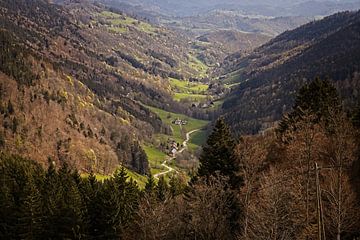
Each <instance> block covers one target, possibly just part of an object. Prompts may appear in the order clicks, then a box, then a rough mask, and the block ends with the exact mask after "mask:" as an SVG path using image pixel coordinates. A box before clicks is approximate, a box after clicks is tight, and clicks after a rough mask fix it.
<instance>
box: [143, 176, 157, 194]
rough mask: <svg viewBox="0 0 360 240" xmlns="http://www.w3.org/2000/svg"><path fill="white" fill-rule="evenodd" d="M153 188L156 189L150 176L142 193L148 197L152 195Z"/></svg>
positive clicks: (153, 179)
mask: <svg viewBox="0 0 360 240" xmlns="http://www.w3.org/2000/svg"><path fill="white" fill-rule="evenodd" d="M155 188H156V182H155V178H154V177H153V175H151V174H150V175H149V176H148V178H147V182H146V184H145V189H144V192H145V193H146V194H148V195H152V194H153V193H154V190H155Z"/></svg>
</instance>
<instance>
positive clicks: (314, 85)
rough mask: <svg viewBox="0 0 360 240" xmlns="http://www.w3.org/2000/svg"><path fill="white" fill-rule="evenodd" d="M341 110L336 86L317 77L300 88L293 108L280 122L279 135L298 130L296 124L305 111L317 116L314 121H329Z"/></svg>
mask: <svg viewBox="0 0 360 240" xmlns="http://www.w3.org/2000/svg"><path fill="white" fill-rule="evenodd" d="M340 111H341V104H340V100H339V96H338V93H337V91H336V88H335V87H334V86H333V85H332V84H331V83H330V82H329V81H328V80H321V79H320V78H316V79H315V80H314V81H312V82H311V83H310V84H307V85H305V86H303V87H302V88H301V89H300V90H299V93H298V95H297V97H296V99H295V104H294V106H293V110H292V111H291V112H290V113H289V114H288V115H285V116H284V117H283V119H282V120H281V122H280V124H279V127H278V129H277V133H278V137H282V136H283V134H284V133H285V132H286V131H288V130H296V129H294V128H296V127H295V126H294V125H296V123H298V122H299V121H302V117H303V116H304V112H306V113H308V114H310V115H311V114H312V115H314V116H316V118H314V123H319V122H320V121H323V122H325V123H327V122H328V121H329V117H330V115H331V114H334V113H339V112H340Z"/></svg>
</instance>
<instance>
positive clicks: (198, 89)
mask: <svg viewBox="0 0 360 240" xmlns="http://www.w3.org/2000/svg"><path fill="white" fill-rule="evenodd" d="M169 81H170V86H171V88H172V89H173V90H175V91H177V92H182V93H194V94H199V93H203V92H205V91H206V90H207V89H208V88H209V86H208V85H206V84H203V83H198V82H189V81H185V80H179V79H175V78H169Z"/></svg>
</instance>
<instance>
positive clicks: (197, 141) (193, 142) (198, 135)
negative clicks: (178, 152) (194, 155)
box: [188, 130, 207, 151]
mask: <svg viewBox="0 0 360 240" xmlns="http://www.w3.org/2000/svg"><path fill="white" fill-rule="evenodd" d="M206 138H207V132H206V131H204V130H203V131H198V132H195V133H193V134H191V136H190V141H189V143H188V146H189V148H190V150H193V151H194V150H196V149H197V148H198V147H199V146H202V145H204V144H205V142H206Z"/></svg>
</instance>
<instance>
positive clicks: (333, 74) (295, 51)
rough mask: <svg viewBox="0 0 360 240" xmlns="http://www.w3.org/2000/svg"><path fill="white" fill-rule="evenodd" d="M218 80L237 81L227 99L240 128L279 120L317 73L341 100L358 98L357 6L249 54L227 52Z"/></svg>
mask: <svg viewBox="0 0 360 240" xmlns="http://www.w3.org/2000/svg"><path fill="white" fill-rule="evenodd" d="M220 70H221V71H222V72H223V73H227V74H225V75H223V76H222V77H221V79H222V81H224V82H228V83H233V84H234V83H236V84H238V86H237V87H236V88H235V90H234V91H233V92H232V94H231V95H230V96H229V98H228V99H227V100H226V101H225V103H224V105H223V108H224V109H225V111H227V114H226V118H227V120H228V121H229V122H231V123H232V126H233V128H234V129H235V130H236V131H238V132H256V131H258V130H260V129H261V128H266V127H267V126H269V124H271V123H273V122H274V121H276V120H279V119H280V118H281V116H282V114H284V113H285V112H287V111H288V110H289V109H290V107H291V106H292V104H293V100H294V97H295V95H296V91H297V90H298V89H299V88H300V87H301V86H302V85H303V84H305V83H307V82H309V81H311V80H313V79H314V78H315V77H316V76H319V77H321V78H330V79H331V80H332V82H333V83H334V84H335V86H336V87H337V88H338V90H339V91H340V93H341V96H342V97H343V99H344V105H345V106H349V105H351V104H354V102H356V101H357V100H358V99H359V89H360V79H359V75H360V74H359V72H360V11H359V12H342V13H338V14H335V15H332V16H330V17H326V18H324V19H323V20H320V21H315V22H311V23H309V24H306V25H304V26H301V27H299V28H297V29H295V30H293V31H287V32H285V33H283V34H281V35H279V36H278V37H276V38H274V39H273V40H271V41H270V42H268V43H266V44H265V45H263V46H261V47H259V48H257V49H255V51H254V52H253V53H251V54H249V55H247V56H244V55H241V54H234V55H232V56H229V57H228V58H227V59H226V60H225V61H224V63H223V64H222V67H221V69H220Z"/></svg>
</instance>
